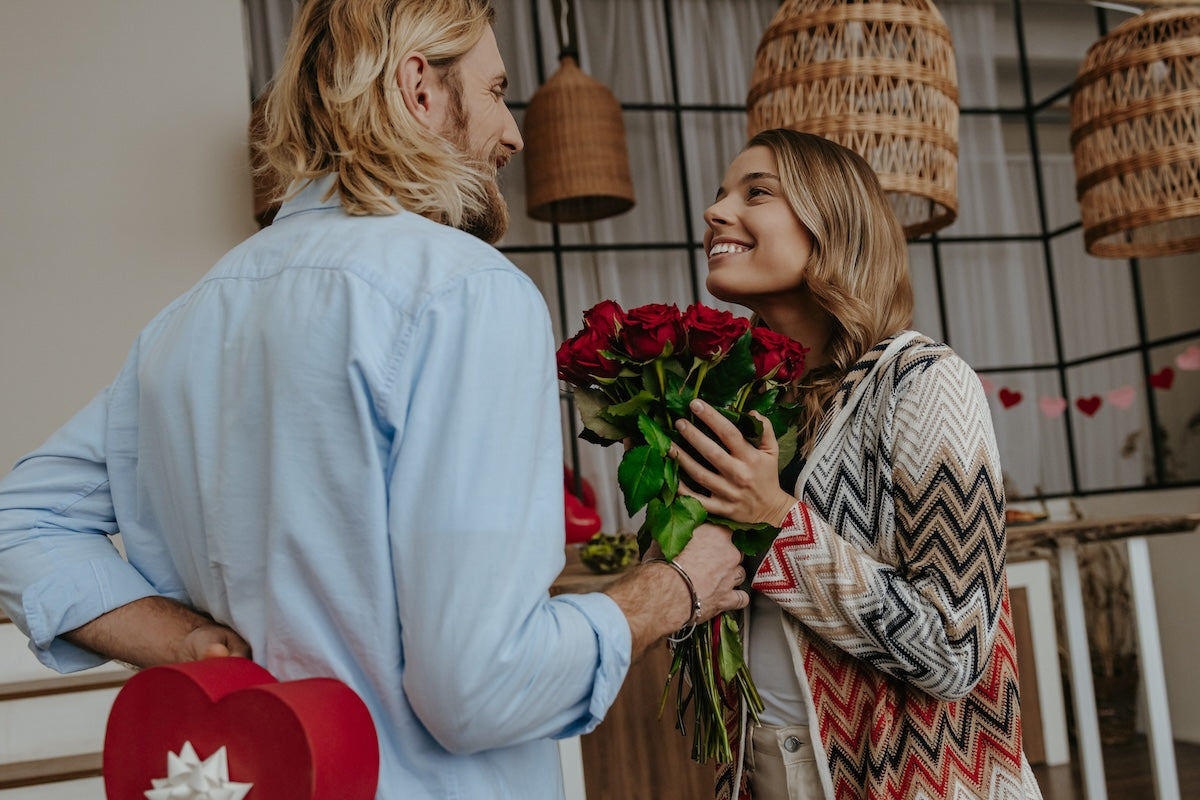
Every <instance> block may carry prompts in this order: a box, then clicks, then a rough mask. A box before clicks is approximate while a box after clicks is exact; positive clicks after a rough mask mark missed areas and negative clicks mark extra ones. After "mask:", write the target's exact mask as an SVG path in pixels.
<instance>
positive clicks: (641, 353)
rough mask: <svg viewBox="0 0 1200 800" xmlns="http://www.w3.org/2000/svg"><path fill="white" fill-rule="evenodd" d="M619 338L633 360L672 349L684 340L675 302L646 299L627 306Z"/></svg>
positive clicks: (681, 319)
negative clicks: (653, 301)
mask: <svg viewBox="0 0 1200 800" xmlns="http://www.w3.org/2000/svg"><path fill="white" fill-rule="evenodd" d="M619 339H620V342H621V345H622V347H624V349H625V352H626V353H628V354H629V357H630V358H631V359H633V360H634V361H651V360H653V359H656V358H658V357H659V356H661V355H663V354H664V353H674V352H676V351H677V350H679V349H680V347H681V346H682V345H683V341H684V333H683V318H682V316H680V314H679V308H678V307H676V306H675V305H669V306H668V305H663V304H662V303H650V304H649V305H644V306H639V307H638V308H634V309H630V310H629V311H628V312H626V314H625V325H624V326H623V327H622V328H621V332H620V334H619Z"/></svg>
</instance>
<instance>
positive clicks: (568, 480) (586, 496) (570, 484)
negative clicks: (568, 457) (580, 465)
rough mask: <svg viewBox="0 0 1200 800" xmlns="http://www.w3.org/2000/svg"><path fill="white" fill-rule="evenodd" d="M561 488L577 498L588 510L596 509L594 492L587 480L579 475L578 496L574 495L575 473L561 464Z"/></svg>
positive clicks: (567, 466)
mask: <svg viewBox="0 0 1200 800" xmlns="http://www.w3.org/2000/svg"><path fill="white" fill-rule="evenodd" d="M563 488H564V489H566V490H567V494H573V495H575V496H576V497H578V498H579V499H580V500H581V501H583V504H584V505H585V506H587V507H588V508H595V507H596V490H595V489H593V488H592V485H591V484H590V483H588V479H587V478H585V477H583V476H582V475H580V476H579V487H578V494H576V487H575V471H574V470H572V469H571V467H570V466H569V465H567V464H563Z"/></svg>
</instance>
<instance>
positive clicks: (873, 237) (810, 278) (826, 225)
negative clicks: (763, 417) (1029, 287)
mask: <svg viewBox="0 0 1200 800" xmlns="http://www.w3.org/2000/svg"><path fill="white" fill-rule="evenodd" d="M755 146H762V147H766V148H767V149H768V150H770V151H771V152H772V153H773V154H774V156H775V164H776V167H777V169H778V170H779V180H780V182H781V183H782V185H783V193H784V196H785V197H786V199H787V202H788V205H789V206H790V207H791V209H792V211H793V213H795V215H796V217H797V219H799V220H800V224H802V225H803V226H804V227H805V228H806V229H808V232H809V233H810V234H811V235H812V254H811V255H810V257H809V259H808V263H807V264H806V265H805V267H804V282H805V285H806V287H807V289H808V291H809V292H810V294H811V295H812V296H813V298H814V299H815V300H816V302H817V304H818V305H819V306H820V307H821V308H822V309H824V310H825V311H826V312H827V313H828V314H829V315H830V317H831V318H832V320H833V331H832V333H831V336H830V340H829V343H828V345H827V347H826V354H827V355H828V356H829V358H830V363H829V364H827V365H825V366H823V367H821V368H817V369H814V370H813V371H812V372H811V374H810V375H808V376H806V380H805V386H806V389H805V390H804V391H803V392H802V398H803V402H804V405H805V408H806V409H807V413H806V415H805V424H804V430H803V431H802V439H801V440H802V441H804V442H806V443H807V444H808V445H809V446H811V445H812V444H814V442H813V441H812V439H813V436H814V435H815V433H816V431H817V429H818V427H819V426H820V423H821V418H822V417H823V416H824V414H825V412H826V409H827V407H828V404H829V402H830V400H831V399H832V398H833V396H834V394H835V392H836V391H837V389H838V387H839V386H840V385H841V383H842V380H843V379H844V378H845V376H846V374H847V373H848V372H849V371H850V368H851V367H853V366H854V364H855V363H856V362H858V361H859V359H861V358H862V357H863V356H864V355H865V354H866V353H867V351H868V350H870V349H871V348H872V347H874V346H875V345H876V344H878V343H879V342H880V341H882V340H883V339H885V338H887V337H888V336H891V335H892V334H895V333H897V332H899V331H901V330H904V329H905V328H907V327H908V326H909V325H911V324H912V309H913V290H912V281H911V279H910V277H909V270H908V248H907V246H906V242H905V239H904V231H903V229H902V228H901V226H900V222H899V221H898V220H897V219H896V214H895V212H894V211H893V210H892V207H891V204H890V203H889V202H888V199H887V195H886V194H885V193H884V191H883V187H881V186H880V185H879V177H878V176H877V175H876V174H875V171H874V170H873V169H872V168H871V166H870V164H868V163H867V162H866V160H865V159H864V158H863V157H862V156H860V155H859V154H858V153H855V152H854V151H853V150H850V149H848V148H846V147H843V146H842V145H840V144H837V143H835V142H832V141H830V140H828V139H824V138H822V137H820V136H816V135H814V134H811V133H802V132H799V131H793V130H786V129H774V130H767V131H763V132H761V133H758V134H756V135H755V136H754V137H752V138H751V139H750V141H749V143H748V144H747V145H746V147H747V148H750V147H755Z"/></svg>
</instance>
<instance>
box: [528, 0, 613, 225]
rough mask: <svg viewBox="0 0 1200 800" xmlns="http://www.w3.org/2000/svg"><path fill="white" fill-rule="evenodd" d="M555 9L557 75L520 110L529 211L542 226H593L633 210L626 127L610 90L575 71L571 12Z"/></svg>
mask: <svg viewBox="0 0 1200 800" xmlns="http://www.w3.org/2000/svg"><path fill="white" fill-rule="evenodd" d="M554 10H555V16H556V17H557V18H558V21H559V25H558V26H557V30H558V32H559V47H560V48H561V49H560V53H559V66H558V71H557V72H555V73H554V74H553V75H551V76H550V78H549V79H548V80H547V81H546V82H545V83H544V84H542V86H541V88H539V89H538V90H537V92H535V93H534V95H533V97H532V98H530V100H529V106H528V108H526V110H525V191H526V196H525V197H526V209H527V211H528V213H529V216H531V217H533V218H534V219H537V220H541V221H543V222H590V221H593V220H598V219H603V218H605V217H611V216H614V215H616V214H620V213H623V212H625V211H628V210H629V209H630V208H632V207H633V203H634V198H633V180H632V178H631V177H630V172H629V154H628V151H627V149H626V146H625V122H624V120H623V119H622V117H621V105H620V104H619V103H618V102H617V98H616V97H615V96H614V95H613V93H612V92H611V91H610V90H609V89H608V87H606V86H605V85H604V84H602V83H600V82H599V81H597V80H595V79H593V78H590V77H588V76H587V75H586V74H585V73H584V72H583V70H581V69H580V68H579V64H578V57H577V53H578V50H577V48H576V46H575V34H574V30H575V21H574V17H575V10H574V7H573V6H572V5H571V3H570V2H569V1H568V2H567V4H566V6H565V8H564V7H563V5H562V3H561V2H560V0H555V2H554ZM564 11H565V15H564ZM564 28H565V29H566V33H564V32H563V31H564Z"/></svg>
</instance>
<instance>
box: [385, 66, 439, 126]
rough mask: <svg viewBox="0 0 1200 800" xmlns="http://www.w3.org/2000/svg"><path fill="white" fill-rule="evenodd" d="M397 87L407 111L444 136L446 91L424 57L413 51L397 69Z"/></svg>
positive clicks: (435, 71) (434, 70)
mask: <svg viewBox="0 0 1200 800" xmlns="http://www.w3.org/2000/svg"><path fill="white" fill-rule="evenodd" d="M396 83H397V85H398V86H399V87H400V96H401V97H402V98H403V99H404V107H405V108H407V109H408V111H409V113H411V114H412V115H413V117H414V118H415V119H416V120H417V122H419V123H421V124H422V125H424V126H425V127H427V128H429V129H430V130H432V131H435V132H440V131H441V130H442V126H443V120H442V117H443V116H444V111H443V110H442V106H443V103H442V97H441V96H442V95H443V94H444V93H445V89H444V87H443V86H442V82H441V80H439V76H438V74H437V70H436V69H434V67H433V66H431V65H430V63H429V61H428V60H427V59H426V58H425V56H424V54H422V53H420V52H417V51H416V50H414V51H412V52H411V53H409V54H408V55H406V56H404V58H403V59H401V60H400V66H399V67H398V68H397V69H396Z"/></svg>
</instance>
